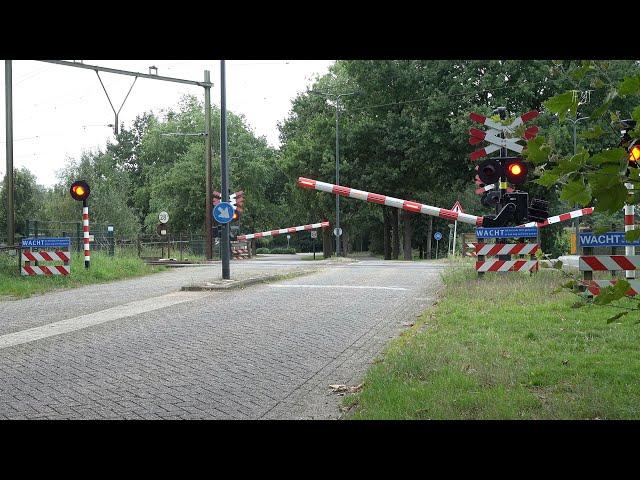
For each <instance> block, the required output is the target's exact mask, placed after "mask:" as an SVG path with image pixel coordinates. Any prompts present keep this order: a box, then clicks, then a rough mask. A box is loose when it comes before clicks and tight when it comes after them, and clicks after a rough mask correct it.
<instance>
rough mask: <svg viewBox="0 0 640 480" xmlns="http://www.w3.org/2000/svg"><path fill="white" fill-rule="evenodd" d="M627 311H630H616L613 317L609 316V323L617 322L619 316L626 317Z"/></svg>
mask: <svg viewBox="0 0 640 480" xmlns="http://www.w3.org/2000/svg"><path fill="white" fill-rule="evenodd" d="M627 313H629V312H628V311H627V312H619V313H616V314H615V315H614V316H613V317H609V318H607V323H613V322H615V321H616V320H618V319H619V318H622V317H624V316H625V315H626V314H627Z"/></svg>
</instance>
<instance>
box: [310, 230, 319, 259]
mask: <svg viewBox="0 0 640 480" xmlns="http://www.w3.org/2000/svg"><path fill="white" fill-rule="evenodd" d="M311 238H312V239H313V259H314V260H315V259H316V238H318V231H317V230H311Z"/></svg>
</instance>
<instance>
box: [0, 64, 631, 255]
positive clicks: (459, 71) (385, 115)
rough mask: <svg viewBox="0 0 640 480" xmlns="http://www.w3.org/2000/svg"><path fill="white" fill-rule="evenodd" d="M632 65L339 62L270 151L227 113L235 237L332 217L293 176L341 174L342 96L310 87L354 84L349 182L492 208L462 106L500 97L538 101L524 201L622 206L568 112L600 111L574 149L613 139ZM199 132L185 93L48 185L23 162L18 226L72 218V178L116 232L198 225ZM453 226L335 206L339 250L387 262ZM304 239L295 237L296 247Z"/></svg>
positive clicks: (562, 206) (554, 248) (553, 234)
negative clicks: (238, 195) (241, 195)
mask: <svg viewBox="0 0 640 480" xmlns="http://www.w3.org/2000/svg"><path fill="white" fill-rule="evenodd" d="M634 75H635V76H634ZM637 76H638V65H637V63H634V62H624V61H615V62H582V63H581V62H573V61H562V62H552V61H546V60H545V61H535V60H506V61H503V60H490V61H483V60H435V61H434V60H428V61H427V60H365V61H362V60H357V61H351V60H341V61H338V62H336V64H335V65H334V66H332V67H331V68H330V70H329V72H328V73H327V74H326V75H324V76H321V77H319V78H317V79H316V80H315V81H314V82H313V84H312V85H310V86H309V90H308V91H306V92H303V93H301V94H299V95H298V96H297V97H296V98H294V99H293V100H292V106H291V110H290V113H289V115H288V117H287V118H286V119H284V120H283V121H282V123H281V124H280V125H279V129H280V139H281V146H280V148H279V149H274V148H272V147H270V146H269V145H268V144H267V142H266V140H265V139H264V138H259V137H257V136H256V135H255V134H254V133H253V132H252V131H251V129H250V128H249V127H248V126H247V124H246V122H245V120H244V119H243V118H242V117H241V116H237V115H234V114H233V113H229V114H228V115H229V118H228V138H229V157H230V182H231V188H232V190H234V191H235V190H244V192H245V198H246V203H245V205H246V208H245V213H244V215H243V217H242V219H241V222H240V228H241V232H242V233H245V232H247V233H248V232H255V231H262V230H267V229H272V228H279V227H284V226H289V225H300V224H305V223H311V222H317V221H320V220H324V219H327V220H329V221H330V222H331V223H334V222H335V197H334V196H332V195H323V194H318V193H315V192H311V191H307V190H302V189H300V188H298V187H297V186H296V180H297V178H298V177H299V176H305V177H311V178H315V179H319V180H322V181H326V182H331V183H334V180H335V115H336V105H335V102H334V101H332V100H328V99H327V98H326V97H324V96H320V95H316V94H313V93H311V91H312V90H315V91H320V92H329V93H334V94H335V93H345V92H354V93H355V94H354V95H349V96H344V97H342V98H341V99H340V105H339V121H340V123H339V125H340V177H341V183H342V184H343V185H348V186H353V187H356V188H360V189H363V190H368V191H373V192H379V193H384V194H387V195H391V196H395V197H399V198H406V199H412V200H416V201H420V202H422V203H427V204H431V205H435V206H440V207H444V208H450V207H451V206H452V205H453V203H454V202H455V201H456V200H459V201H460V202H461V203H462V205H463V206H464V207H465V210H466V211H468V212H470V213H474V214H476V215H483V214H489V213H493V212H492V210H491V209H486V208H483V207H481V205H480V201H479V198H480V197H479V196H477V195H475V193H474V190H475V188H476V185H475V184H474V182H473V179H474V176H475V172H474V164H473V162H471V161H470V160H469V153H470V152H471V151H472V150H473V148H474V147H472V146H470V145H469V144H468V130H469V128H470V127H472V126H474V125H473V123H472V122H471V120H469V118H468V114H469V112H471V111H476V112H478V113H481V114H484V115H489V116H490V115H492V111H493V109H494V108H495V107H498V106H506V107H507V109H508V111H509V113H510V114H511V115H512V116H515V115H519V114H522V113H524V112H527V111H529V110H533V109H535V110H539V111H541V112H542V114H541V115H540V117H538V118H537V119H536V121H535V123H536V124H538V125H539V126H540V128H541V134H542V135H541V136H540V138H539V139H536V140H535V141H533V142H530V144H531V145H530V148H529V150H530V160H531V161H532V162H533V163H534V164H535V165H536V169H535V171H534V172H532V174H530V179H534V178H536V177H539V180H538V181H537V182H533V181H529V182H528V183H526V184H525V185H524V186H523V188H524V189H525V190H527V191H529V193H530V196H532V197H538V198H545V199H547V200H549V201H550V203H551V205H550V211H551V214H557V213H561V212H564V211H567V210H569V209H571V208H572V207H573V205H574V204H575V203H576V202H578V200H580V201H581V202H578V203H584V204H586V203H588V202H589V201H591V199H592V198H593V199H594V200H596V201H597V202H600V203H601V202H604V204H606V203H607V202H609V203H611V205H612V208H613V207H614V206H615V207H616V208H617V204H616V205H613V203H615V202H614V201H613V200H609V199H606V198H604V197H605V195H604V194H603V193H602V192H605V191H606V189H607V188H609V187H611V185H609V184H608V183H606V182H604V180H602V178H604V177H602V178H600V177H597V176H593V174H594V172H593V170H589V171H586V170H585V171H584V172H583V171H581V170H580V169H579V168H573V167H575V166H576V165H578V166H580V165H583V163H581V162H583V159H584V157H581V156H580V155H583V153H580V154H579V155H578V156H577V157H575V158H573V135H572V130H573V129H572V125H571V122H567V121H566V118H573V119H575V118H576V114H577V113H581V114H583V115H589V116H590V117H593V119H594V120H593V122H591V123H590V124H588V125H587V124H586V123H585V124H581V125H580V127H579V131H581V136H580V138H579V139H578V144H579V146H580V151H581V152H593V154H594V155H595V153H596V152H600V151H602V149H604V148H607V147H608V146H611V145H615V143H616V142H617V139H618V137H617V133H616V132H615V131H612V130H611V128H610V127H609V126H608V123H609V121H610V120H611V119H610V118H608V117H606V115H605V114H607V115H609V116H611V115H610V114H615V115H618V112H619V115H620V116H622V117H625V116H626V117H627V118H628V117H630V116H631V115H634V116H640V114H639V113H638V109H637V108H636V107H635V105H636V104H637V102H636V104H634V101H635V100H634V99H633V98H632V97H634V95H636V96H637V92H638V91H640V87H639V86H638V85H640V83H638V82H637V80H631V81H629V82H628V83H623V79H624V78H625V77H630V78H632V79H637V78H638V77H637ZM634 81H635V82H636V83H638V85H636V83H634ZM587 88H588V89H592V90H593V92H592V94H591V103H590V104H584V105H578V103H579V102H578V103H576V102H575V98H574V97H573V96H571V95H569V96H567V94H566V92H567V91H568V90H569V91H570V90H571V89H577V90H585V89H587ZM563 95H564V96H563ZM548 99H550V100H548ZM547 100H548V101H547ZM545 101H547V102H546V103H544V102H545ZM578 106H580V109H579V111H578ZM634 108H635V109H634ZM211 113H212V124H213V129H212V138H213V139H214V141H213V142H212V146H213V178H214V179H215V180H214V185H213V188H214V190H220V188H219V183H218V182H219V180H218V179H219V177H220V171H219V169H220V166H219V165H220V162H219V143H218V142H217V141H215V140H216V139H218V138H219V119H220V111H219V109H217V108H216V107H213V108H212V112H211ZM567 115H568V117H567ZM202 132H204V112H203V105H202V102H200V101H199V100H198V99H197V98H196V97H192V96H186V97H184V98H183V99H182V101H181V102H180V103H179V104H178V105H177V106H176V108H175V109H174V110H170V111H168V112H166V113H165V114H164V115H162V116H159V115H156V114H153V113H151V112H147V113H144V114H141V115H140V116H138V117H137V118H136V120H135V121H134V122H133V123H132V125H131V126H130V127H129V128H127V127H126V126H124V125H122V128H121V129H120V133H119V134H118V136H117V137H116V139H115V141H114V142H111V143H109V144H107V145H106V147H105V149H104V151H95V152H85V154H83V155H82V157H81V158H80V159H78V160H74V159H70V160H69V162H68V164H67V166H66V168H65V169H63V170H62V171H61V172H60V174H59V178H58V183H57V184H56V185H55V186H54V187H53V188H52V189H49V190H47V189H44V188H42V187H39V186H38V185H36V182H35V179H34V177H33V176H32V175H31V174H30V173H29V172H28V171H26V170H17V171H16V180H17V182H16V183H17V184H18V183H19V182H20V185H22V186H21V187H20V190H21V191H20V195H23V197H21V200H20V202H18V201H17V202H16V204H17V205H18V208H19V214H18V215H19V219H18V225H19V226H20V225H21V223H20V222H22V223H24V221H25V219H26V218H28V217H31V218H39V219H45V220H46V219H51V220H53V219H55V220H69V221H75V220H77V208H76V207H77V205H74V202H73V201H72V200H71V199H70V198H69V195H68V191H67V189H68V185H69V184H70V183H71V181H72V180H74V179H78V178H84V179H85V180H87V181H89V182H90V184H91V187H92V217H93V218H94V219H95V221H105V222H112V223H114V224H115V225H117V231H118V233H119V234H123V235H135V234H137V233H139V232H152V231H154V230H155V224H156V222H157V214H158V212H159V211H161V210H166V211H167V212H169V215H170V217H171V224H172V231H173V232H176V233H177V232H197V233H203V229H204V210H205V209H204V208H203V207H204V205H203V198H204V195H205V185H204V177H205V175H204V156H205V152H204V148H205V142H204V138H203V137H202V136H199V135H197V134H198V133H202ZM184 134H190V135H184ZM550 152H551V153H552V155H551V157H550V156H549V154H550ZM563 155H564V156H563ZM596 158H599V157H596ZM601 160H602V159H601ZM585 161H586V160H585ZM602 161H603V162H605V163H606V159H605V160H602ZM554 165H557V166H554ZM570 167H572V168H570ZM589 175H591V176H589ZM599 178H600V179H599ZM603 182H604V183H603ZM580 185H583V186H586V187H585V188H584V189H582V190H585V191H582V190H581V189H580V188H577V186H580ZM587 187H588V188H587ZM612 188H613V187H612ZM616 188H617V187H616ZM587 192H588V195H587ZM16 198H18V196H17V197H16ZM613 198H617V197H615V196H614V197H612V199H613ZM616 201H617V200H616ZM612 202H613V203H612ZM612 211H613V210H612ZM4 215H5V214H4V205H3V206H1V207H0V222H5V219H4ZM593 220H597V219H596V217H594V219H593ZM586 221H591V219H590V220H586ZM448 225H449V222H446V221H444V220H441V219H438V218H430V217H427V216H424V215H416V214H409V213H405V212H400V211H399V210H397V209H393V208H389V207H381V206H378V205H371V204H367V203H365V202H359V201H355V200H343V201H342V202H341V226H342V228H343V231H344V235H343V239H342V241H343V245H342V247H343V250H344V251H347V252H348V251H351V250H361V249H364V250H371V251H373V252H376V253H380V254H384V256H385V257H386V258H399V257H400V256H404V257H406V258H408V257H409V256H410V255H411V249H412V248H418V249H421V250H426V249H427V247H428V243H429V241H428V239H429V238H430V237H431V236H432V233H433V231H434V230H439V231H441V232H443V233H444V235H445V237H446V235H447V234H448ZM565 226H566V225H557V226H555V227H549V228H547V229H546V230H545V233H544V235H543V237H542V238H543V250H545V252H550V253H552V254H561V253H565V252H566V239H565V238H564V236H563V233H562V232H563V227H565ZM458 230H459V231H460V232H464V231H473V227H472V226H470V225H464V224H459V225H458ZM302 241H303V239H302V238H297V237H295V236H294V237H293V238H292V244H293V245H296V244H299V242H302ZM272 242H274V243H278V242H286V240H283V239H282V238H274V239H273V240H272ZM440 243H442V244H443V245H444V242H440Z"/></svg>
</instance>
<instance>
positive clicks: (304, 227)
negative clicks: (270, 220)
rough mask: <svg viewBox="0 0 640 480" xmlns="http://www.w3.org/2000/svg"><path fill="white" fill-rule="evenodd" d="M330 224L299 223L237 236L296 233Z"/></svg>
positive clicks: (248, 236)
mask: <svg viewBox="0 0 640 480" xmlns="http://www.w3.org/2000/svg"><path fill="white" fill-rule="evenodd" d="M330 226H331V224H330V223H329V222H320V223H312V224H310V225H299V226H297V227H289V228H281V229H279V230H269V231H266V232H260V233H250V234H248V235H238V236H237V237H236V238H237V239H238V240H251V239H252V238H263V237H275V236H277V235H282V234H284V233H296V232H302V231H304V230H315V229H317V228H329V227H330Z"/></svg>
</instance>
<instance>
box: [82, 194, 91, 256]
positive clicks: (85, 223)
mask: <svg viewBox="0 0 640 480" xmlns="http://www.w3.org/2000/svg"><path fill="white" fill-rule="evenodd" d="M82 234H83V239H82V240H83V241H84V268H89V266H90V265H91V255H90V251H89V207H88V205H87V200H86V199H85V200H83V201H82Z"/></svg>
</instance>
